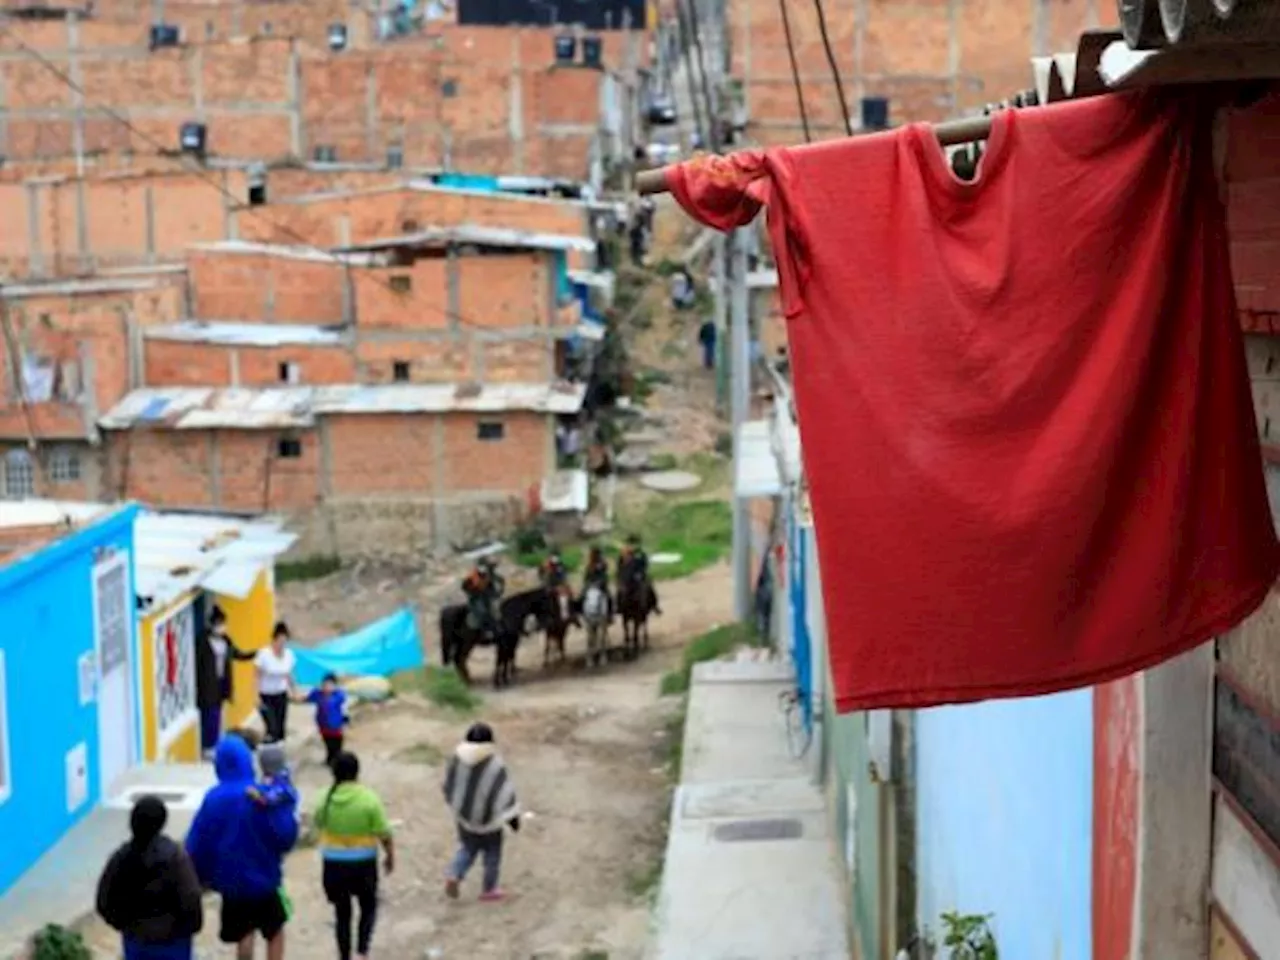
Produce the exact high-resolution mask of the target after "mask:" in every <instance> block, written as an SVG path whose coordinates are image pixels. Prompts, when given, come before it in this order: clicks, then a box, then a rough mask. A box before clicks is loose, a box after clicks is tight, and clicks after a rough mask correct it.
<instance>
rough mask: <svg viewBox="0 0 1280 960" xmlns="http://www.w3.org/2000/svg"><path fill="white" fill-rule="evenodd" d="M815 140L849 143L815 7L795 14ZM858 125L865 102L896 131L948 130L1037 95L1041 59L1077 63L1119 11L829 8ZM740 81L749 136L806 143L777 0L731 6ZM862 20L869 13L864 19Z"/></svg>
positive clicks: (905, 3)
mask: <svg viewBox="0 0 1280 960" xmlns="http://www.w3.org/2000/svg"><path fill="white" fill-rule="evenodd" d="M788 9H789V12H790V19H791V29H792V36H793V46H794V49H795V52H796V59H797V62H798V64H799V67H800V76H801V87H802V89H803V91H804V97H805V106H806V108H807V110H808V113H809V118H810V125H811V128H812V132H813V135H814V138H815V139H825V138H830V137H837V136H844V127H843V123H842V121H841V118H840V108H839V100H838V97H837V95H836V90H835V85H834V81H833V78H832V73H831V68H830V66H829V64H828V61H827V57H826V52H825V50H824V48H823V45H822V39H821V34H820V32H819V29H818V19H817V13H816V7H814V5H813V4H803V3H801V4H788ZM824 9H825V11H826V18H827V29H828V34H829V36H830V39H831V44H832V50H833V52H834V54H835V58H836V62H837V65H838V67H839V72H840V76H841V79H842V81H843V84H844V89H845V95H846V97H847V99H848V101H849V110H850V113H851V114H852V115H853V119H854V123H855V126H856V124H857V123H858V120H859V118H860V102H861V98H862V97H888V98H889V100H890V106H889V119H890V122H891V123H894V124H899V123H908V122H915V121H939V120H944V119H946V118H948V117H950V116H953V115H956V114H960V113H965V112H968V111H971V110H974V109H976V108H980V107H982V106H983V105H985V104H987V103H991V102H996V101H1001V100H1004V99H1006V98H1007V97H1009V96H1012V95H1013V94H1014V93H1017V92H1018V91H1020V90H1025V89H1028V88H1030V87H1031V86H1032V72H1031V63H1030V58H1031V57H1033V56H1043V55H1048V54H1051V53H1058V52H1074V51H1075V48H1076V43H1077V40H1078V39H1079V35H1080V33H1081V32H1082V31H1084V30H1087V29H1092V28H1096V27H1100V26H1110V25H1114V23H1115V21H1116V9H1115V4H1114V3H1113V2H1111V0H827V2H826V3H825V4H824ZM729 11H730V23H731V49H732V72H733V74H734V75H735V76H737V77H740V78H742V79H743V81H744V85H745V95H746V98H747V107H748V115H749V118H750V124H751V125H750V128H749V131H748V135H749V137H750V138H751V139H752V140H754V141H756V142H759V143H762V144H769V145H774V144H786V143H800V142H802V141H803V133H802V130H801V124H800V112H799V107H798V105H797V102H796V93H795V88H794V80H793V78H792V74H791V67H790V62H789V59H788V52H787V43H786V36H785V32H784V29H783V24H782V19H781V17H780V15H779V12H778V4H777V3H776V2H775V0H730V3H729ZM860 11H862V13H861V16H860Z"/></svg>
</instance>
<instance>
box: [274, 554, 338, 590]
mask: <svg viewBox="0 0 1280 960" xmlns="http://www.w3.org/2000/svg"><path fill="white" fill-rule="evenodd" d="M340 569H342V558H341V557H338V556H336V555H325V554H318V555H316V556H314V557H303V558H302V559H301V560H285V561H282V562H280V563H277V564H276V583H277V585H278V584H281V583H293V582H297V581H300V580H319V579H320V578H321V577H327V576H329V574H331V573H337V572H338V571H339V570H340Z"/></svg>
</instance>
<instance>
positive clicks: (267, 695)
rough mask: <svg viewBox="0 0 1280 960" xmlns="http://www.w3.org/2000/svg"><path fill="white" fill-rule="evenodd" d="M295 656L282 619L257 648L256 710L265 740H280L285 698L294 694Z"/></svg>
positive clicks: (285, 713)
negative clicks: (262, 644)
mask: <svg viewBox="0 0 1280 960" xmlns="http://www.w3.org/2000/svg"><path fill="white" fill-rule="evenodd" d="M296 664H297V660H296V658H295V657H294V655H293V651H292V650H290V649H289V627H288V625H287V624H286V623H285V622H284V621H283V620H282V621H280V622H279V623H277V624H276V627H275V629H274V630H273V631H272V632H271V643H270V645H268V646H265V647H263V648H262V649H261V650H259V651H258V654H257V656H256V657H254V666H255V667H257V670H258V711H259V712H260V713H261V714H262V725H263V726H264V727H265V728H266V742H267V743H283V742H284V738H285V733H286V728H287V725H288V720H289V698H290V697H291V696H293V695H295V694H296V688H295V686H294V682H293V668H294V666H296Z"/></svg>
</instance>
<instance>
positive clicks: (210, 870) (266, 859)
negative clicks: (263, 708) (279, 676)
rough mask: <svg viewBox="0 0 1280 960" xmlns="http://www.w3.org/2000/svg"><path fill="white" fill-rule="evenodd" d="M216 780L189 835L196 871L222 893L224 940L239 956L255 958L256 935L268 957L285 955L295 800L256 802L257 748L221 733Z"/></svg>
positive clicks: (295, 831)
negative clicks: (286, 869) (285, 864)
mask: <svg viewBox="0 0 1280 960" xmlns="http://www.w3.org/2000/svg"><path fill="white" fill-rule="evenodd" d="M213 765H214V769H215V770H216V771H217V774H218V784H217V786H215V787H213V788H212V789H210V790H209V792H208V793H206V794H205V797H204V801H203V802H202V803H201V805H200V810H199V811H198V812H197V813H196V816H195V819H194V820H193V821H192V822H191V830H190V832H188V834H187V853H188V854H189V855H190V857H191V862H192V863H193V864H194V866H195V869H196V876H197V877H199V878H200V883H201V884H202V885H203V886H204V887H205V888H207V889H210V890H213V891H215V892H216V893H218V894H220V895H221V897H222V928H221V931H220V933H219V939H220V940H221V941H222V942H223V943H234V944H237V949H236V955H237V957H238V958H240V960H252V957H253V947H254V939H255V937H256V936H257V935H258V934H262V938H263V939H264V940H265V941H266V942H267V958H268V960H283V957H284V928H285V924H286V923H288V921H289V906H288V901H287V899H286V898H285V895H284V890H283V887H282V886H281V884H282V880H283V870H282V861H283V859H284V855H285V854H286V853H288V852H289V851H290V850H292V849H293V845H294V844H295V843H297V841H298V811H297V807H296V804H279V805H276V806H267V807H263V806H260V805H259V804H257V803H255V802H254V800H253V798H252V796H251V791H250V788H251V787H252V786H253V785H254V770H253V754H252V753H251V752H250V751H249V746H248V744H246V743H245V742H244V740H242V739H241V738H239V737H233V736H228V737H224V738H223V739H222V740H221V741H219V743H218V747H217V750H216V751H215V753H214V760H213Z"/></svg>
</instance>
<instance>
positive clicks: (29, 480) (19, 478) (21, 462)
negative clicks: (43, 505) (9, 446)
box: [4, 450, 36, 500]
mask: <svg viewBox="0 0 1280 960" xmlns="http://www.w3.org/2000/svg"><path fill="white" fill-rule="evenodd" d="M4 495H5V497H6V498H7V499H9V500H22V499H23V498H25V497H34V496H35V495H36V470H35V464H33V463H32V462H31V454H29V453H27V451H25V450H10V451H9V452H8V453H6V454H5V455H4Z"/></svg>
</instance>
